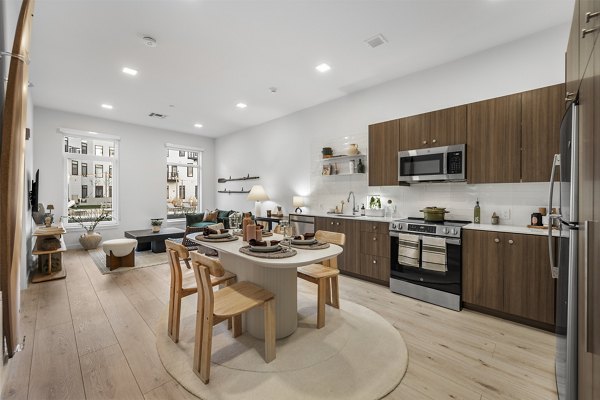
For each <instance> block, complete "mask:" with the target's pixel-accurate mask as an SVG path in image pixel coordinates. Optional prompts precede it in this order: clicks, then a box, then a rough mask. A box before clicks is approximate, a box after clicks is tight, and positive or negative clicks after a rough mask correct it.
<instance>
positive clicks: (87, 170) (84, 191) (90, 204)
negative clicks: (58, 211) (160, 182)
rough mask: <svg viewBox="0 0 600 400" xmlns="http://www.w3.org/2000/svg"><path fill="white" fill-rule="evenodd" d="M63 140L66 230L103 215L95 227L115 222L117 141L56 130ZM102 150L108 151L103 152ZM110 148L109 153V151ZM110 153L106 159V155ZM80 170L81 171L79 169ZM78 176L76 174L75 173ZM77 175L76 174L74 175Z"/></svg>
mask: <svg viewBox="0 0 600 400" xmlns="http://www.w3.org/2000/svg"><path fill="white" fill-rule="evenodd" d="M59 132H60V134H62V135H63V136H64V137H63V139H64V153H63V157H64V172H65V174H64V176H65V178H64V179H65V187H66V191H65V200H64V201H63V202H62V203H63V204H65V205H66V204H67V203H69V201H70V200H72V201H74V202H75V204H74V205H73V202H71V203H70V204H71V206H70V207H69V208H68V209H64V214H62V215H67V216H68V218H67V227H69V226H70V227H73V228H81V226H80V225H79V224H78V221H81V222H82V223H84V224H86V225H88V224H89V223H90V222H93V221H94V220H95V219H96V218H97V217H98V216H100V215H102V214H103V213H104V214H107V217H106V220H104V221H102V222H100V225H99V226H103V225H114V224H116V223H117V222H118V211H119V210H118V194H119V192H118V188H119V186H118V181H117V178H118V172H119V171H118V157H117V156H116V155H117V154H118V153H119V147H118V146H119V139H118V138H116V137H114V136H109V135H105V134H101V133H98V134H94V135H93V136H92V134H89V133H88V132H87V131H75V130H71V129H59ZM104 149H109V150H107V151H104ZM110 149H112V150H110ZM109 152H110V154H113V156H109V155H108V154H109ZM80 167H81V170H79V168H80ZM79 173H80V174H79ZM77 174H79V175H77Z"/></svg>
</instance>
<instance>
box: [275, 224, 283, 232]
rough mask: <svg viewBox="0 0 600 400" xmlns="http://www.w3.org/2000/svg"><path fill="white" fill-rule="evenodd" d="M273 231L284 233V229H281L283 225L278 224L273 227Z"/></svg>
mask: <svg viewBox="0 0 600 400" xmlns="http://www.w3.org/2000/svg"><path fill="white" fill-rule="evenodd" d="M273 233H283V229H281V225H279V224H277V225H276V226H275V228H273Z"/></svg>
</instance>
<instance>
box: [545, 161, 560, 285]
mask: <svg viewBox="0 0 600 400" xmlns="http://www.w3.org/2000/svg"><path fill="white" fill-rule="evenodd" d="M559 165H560V154H555V155H554V159H553V160H552V171H551V172H550V188H549V190H548V211H549V212H550V211H551V210H552V200H553V196H554V182H555V180H554V176H555V175H556V167H558V166H559ZM560 217H561V215H560V214H552V213H550V214H548V252H549V254H550V273H551V274H552V278H554V279H556V278H558V268H557V266H556V265H555V264H554V238H553V236H552V225H553V222H554V220H555V219H556V220H560Z"/></svg>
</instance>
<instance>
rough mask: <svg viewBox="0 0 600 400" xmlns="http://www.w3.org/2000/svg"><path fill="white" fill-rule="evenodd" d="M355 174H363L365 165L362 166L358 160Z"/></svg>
mask: <svg viewBox="0 0 600 400" xmlns="http://www.w3.org/2000/svg"><path fill="white" fill-rule="evenodd" d="M356 172H358V173H359V174H364V173H365V164H363V162H362V160H361V159H360V158H359V159H358V165H357V166H356Z"/></svg>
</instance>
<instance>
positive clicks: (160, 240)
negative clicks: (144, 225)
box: [125, 228, 185, 253]
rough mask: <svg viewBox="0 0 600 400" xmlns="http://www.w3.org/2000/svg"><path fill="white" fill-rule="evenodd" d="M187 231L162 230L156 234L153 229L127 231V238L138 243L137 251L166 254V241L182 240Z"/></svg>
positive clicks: (175, 229)
mask: <svg viewBox="0 0 600 400" xmlns="http://www.w3.org/2000/svg"><path fill="white" fill-rule="evenodd" d="M184 233H185V231H184V230H183V229H179V228H161V230H160V231H158V232H156V233H154V232H152V229H141V230H137V231H125V237H126V238H130V239H136V240H137V241H138V244H137V247H136V248H135V250H136V251H146V250H152V252H153V253H164V252H165V251H167V249H166V247H165V240H166V239H175V238H182V237H183V234H184Z"/></svg>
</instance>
